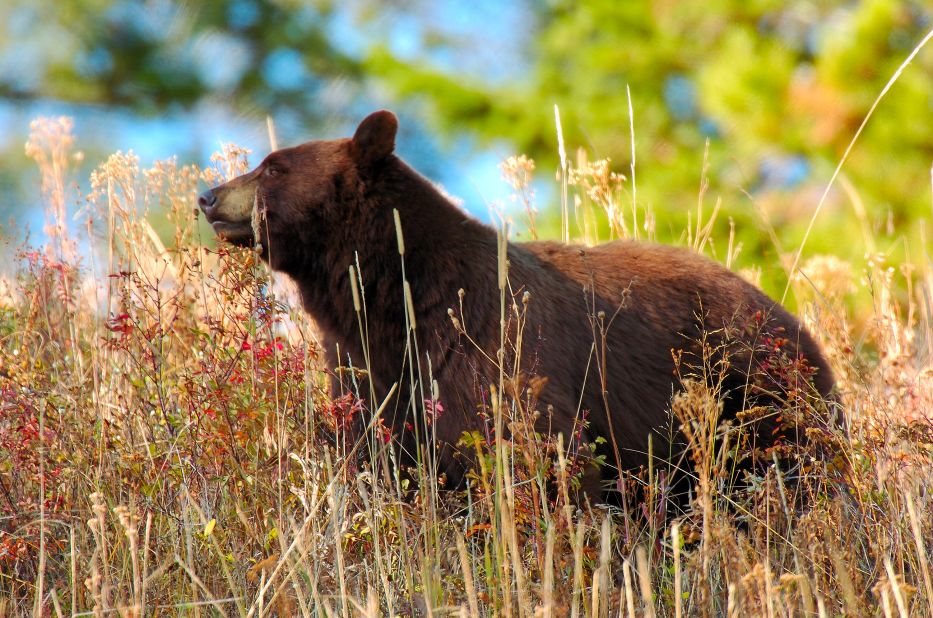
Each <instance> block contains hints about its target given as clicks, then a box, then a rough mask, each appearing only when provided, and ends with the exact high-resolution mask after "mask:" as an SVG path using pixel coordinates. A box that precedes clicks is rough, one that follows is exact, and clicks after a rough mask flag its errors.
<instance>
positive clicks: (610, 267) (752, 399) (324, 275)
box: [199, 112, 833, 482]
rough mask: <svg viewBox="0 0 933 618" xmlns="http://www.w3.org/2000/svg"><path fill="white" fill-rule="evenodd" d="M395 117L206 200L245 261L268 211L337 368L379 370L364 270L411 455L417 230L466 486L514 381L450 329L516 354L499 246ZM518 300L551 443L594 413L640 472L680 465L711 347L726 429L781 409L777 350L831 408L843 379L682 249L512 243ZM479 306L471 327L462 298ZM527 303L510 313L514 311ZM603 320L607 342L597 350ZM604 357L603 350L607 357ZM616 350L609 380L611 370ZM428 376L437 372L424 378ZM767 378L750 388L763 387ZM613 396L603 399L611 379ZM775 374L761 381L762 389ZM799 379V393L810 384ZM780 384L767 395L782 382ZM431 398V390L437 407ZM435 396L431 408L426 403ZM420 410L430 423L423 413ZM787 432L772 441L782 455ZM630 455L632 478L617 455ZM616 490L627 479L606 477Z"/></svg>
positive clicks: (430, 321)
mask: <svg viewBox="0 0 933 618" xmlns="http://www.w3.org/2000/svg"><path fill="white" fill-rule="evenodd" d="M396 126H397V124H396V120H395V117H394V116H393V115H392V114H390V113H389V112H376V113H375V114H372V115H371V116H370V117H368V118H367V119H366V120H364V121H363V123H362V124H361V125H360V127H359V128H358V129H357V132H356V135H355V136H354V137H353V138H352V139H339V140H333V141H315V142H309V143H306V144H303V145H301V146H297V147H295V148H287V149H283V150H279V151H277V152H273V153H272V154H270V155H269V156H268V157H266V159H265V160H264V161H263V162H262V163H261V164H260V165H259V166H258V167H257V168H256V169H255V170H253V171H252V172H250V173H248V174H246V175H244V176H241V177H239V178H236V179H234V180H232V181H230V182H228V183H226V184H224V185H221V186H220V187H217V188H215V189H213V190H212V191H209V192H207V193H205V194H204V195H202V196H201V198H200V200H199V201H200V203H201V204H202V208H203V209H204V210H205V212H206V214H207V218H208V220H209V221H211V222H212V223H214V225H215V229H216V230H217V231H218V233H219V234H221V235H224V236H226V237H227V238H228V239H230V240H231V241H234V242H238V243H240V244H252V243H254V242H255V239H254V238H253V234H252V228H250V225H249V216H248V213H249V212H250V211H251V210H252V204H253V201H254V198H255V200H256V203H257V205H258V207H259V209H260V211H262V212H263V213H264V221H262V222H261V223H260V226H259V230H260V235H261V238H260V241H261V242H262V243H263V245H264V247H265V249H264V252H263V256H264V258H265V259H267V260H268V262H269V264H270V265H271V266H272V268H274V269H276V270H280V271H283V272H285V273H287V274H289V275H290V276H291V277H292V278H294V280H295V281H296V282H297V284H298V286H299V288H300V290H301V296H302V300H303V303H304V307H305V309H306V310H307V311H308V312H309V313H310V314H311V315H312V316H313V317H314V319H315V320H316V321H317V323H318V324H319V326H320V328H321V329H322V331H323V333H324V334H325V338H326V344H327V346H328V348H329V350H330V351H331V353H332V354H333V353H334V351H335V350H336V349H337V347H338V346H339V349H340V351H341V354H342V358H341V359H338V358H336V356H335V355H334V356H332V357H331V359H330V360H331V363H332V364H333V365H334V366H337V364H338V362H339V363H342V364H344V365H346V364H347V362H348V361H347V359H348V358H349V359H352V362H353V364H354V365H355V366H357V367H362V366H364V361H363V359H364V355H363V346H362V343H361V340H360V333H359V328H358V324H357V317H356V314H355V312H354V308H353V302H352V294H351V289H350V280H349V276H348V267H349V266H350V265H351V264H356V263H357V261H358V264H359V268H360V273H361V276H362V280H363V283H364V286H363V292H364V297H365V303H366V307H367V316H368V334H369V342H370V347H369V352H370V354H371V357H370V369H371V377H372V380H373V384H374V386H375V397H376V399H377V400H378V401H382V399H383V398H384V397H386V395H387V393H388V392H389V390H390V388H391V386H392V385H393V384H394V383H398V384H399V386H400V387H401V389H400V391H399V394H398V396H397V397H396V398H395V401H394V405H390V406H389V407H388V408H387V410H386V412H385V413H384V416H385V417H386V419H387V421H389V423H390V424H391V427H392V428H393V430H394V432H395V435H396V436H397V437H398V438H399V439H400V440H401V442H402V444H403V445H404V447H405V448H407V449H411V448H412V446H413V442H412V438H411V435H410V432H409V431H408V430H406V424H407V423H409V422H410V421H411V420H412V419H411V417H410V415H411V413H410V412H405V410H407V409H409V408H410V407H411V406H409V401H410V397H411V396H412V394H411V393H410V392H408V390H406V388H405V387H404V385H405V384H408V379H407V372H406V373H405V374H403V369H404V358H405V351H406V348H405V346H406V341H407V339H406V332H405V305H404V300H403V285H402V271H401V266H400V264H401V261H400V258H399V255H398V248H397V242H396V232H395V226H394V223H393V214H392V211H393V209H397V210H398V212H399V214H400V219H401V222H402V226H403V229H404V237H405V246H406V252H405V269H406V273H405V274H406V277H407V279H408V281H409V282H410V284H411V291H412V297H413V301H414V306H415V314H416V316H417V324H418V329H417V332H418V341H419V345H420V351H421V356H422V357H423V358H424V357H429V358H430V365H431V370H432V372H433V376H434V378H435V379H436V380H437V382H438V385H439V395H440V400H441V401H442V403H443V406H444V408H445V411H444V413H443V415H442V416H441V417H440V418H439V419H438V420H437V423H436V427H435V430H436V439H437V441H438V447H439V452H440V458H439V463H440V466H441V468H442V470H443V471H445V472H447V473H448V475H449V476H450V477H452V480H453V481H454V482H457V481H458V479H460V478H462V475H463V462H462V460H461V458H459V457H457V456H455V451H456V446H455V445H456V444H457V442H458V440H459V438H460V437H461V434H462V433H463V432H464V431H471V430H477V431H482V429H483V427H482V421H481V419H480V417H479V416H478V414H477V406H478V404H480V402H481V401H483V399H484V397H485V398H488V390H487V389H488V384H495V383H497V381H498V370H497V369H496V368H495V367H494V366H493V364H492V363H491V362H489V360H488V359H487V358H486V357H484V355H483V354H482V353H480V352H479V351H477V350H476V349H475V348H474V347H473V346H472V345H470V344H468V343H467V342H466V341H465V340H464V338H463V337H462V336H461V335H460V334H458V332H457V331H456V330H455V329H454V328H453V326H452V325H451V320H450V318H449V316H448V308H450V307H454V308H457V315H458V317H459V318H460V319H461V320H462V322H463V324H464V326H465V328H466V330H467V332H468V334H469V335H470V336H471V337H472V339H473V340H474V341H476V342H477V343H478V344H479V345H480V347H481V348H482V350H483V352H485V354H487V355H489V356H490V357H495V354H496V350H497V349H498V347H499V338H500V321H499V316H500V297H499V289H498V283H497V272H498V271H497V257H496V256H497V239H496V232H495V231H494V230H493V229H492V228H490V227H489V226H486V225H484V224H482V223H479V222H478V221H476V220H474V219H472V218H471V217H469V216H468V215H467V214H466V213H464V212H463V211H462V210H461V209H460V208H458V207H457V206H455V205H453V204H452V203H451V202H450V201H449V200H448V199H447V198H445V197H444V196H443V195H442V194H441V193H440V192H439V191H438V190H437V189H436V188H435V187H434V186H433V185H432V184H431V183H430V182H428V181H427V180H425V179H424V178H422V177H421V176H420V175H418V174H417V173H416V172H415V171H413V170H412V169H411V168H409V167H408V166H407V165H406V164H405V163H404V162H402V161H401V160H400V159H399V158H397V157H396V156H395V155H394V154H392V151H393V148H394V138H395V131H396ZM508 259H509V269H508V274H509V283H510V286H511V291H512V293H513V294H514V298H515V299H517V302H518V304H519V306H521V304H522V303H521V301H520V299H521V298H522V294H523V293H524V292H526V291H527V292H528V293H529V294H530V302H529V304H528V309H527V311H528V313H527V316H528V318H527V322H526V326H525V328H524V335H523V341H524V344H523V350H522V355H523V358H524V359H525V363H526V364H525V366H524V368H525V370H526V371H528V372H529V373H533V374H536V375H539V376H546V377H547V378H548V379H549V380H548V384H547V386H546V387H545V388H544V389H543V391H542V392H541V394H540V402H539V405H538V408H539V409H540V410H541V411H542V412H543V411H545V410H547V409H548V406H550V409H551V410H552V413H551V414H550V415H546V414H544V415H542V418H541V421H540V422H541V427H540V428H541V430H542V431H546V432H549V433H551V434H556V433H558V432H562V433H564V435H565V437H568V438H569V436H570V434H571V433H572V431H573V428H574V420H575V419H577V418H579V413H580V411H581V410H587V411H589V421H590V424H589V427H588V428H587V430H586V432H585V434H584V436H583V437H584V439H590V440H592V439H594V438H596V437H603V438H605V439H606V440H607V446H606V447H605V449H604V453H605V454H606V455H607V460H608V461H609V462H610V463H611V464H613V465H612V466H611V468H614V467H615V464H616V463H618V464H619V465H621V466H622V468H624V469H628V470H632V469H637V468H639V467H640V466H643V465H645V464H646V463H647V450H648V435H649V434H653V435H654V439H653V441H654V452H655V453H656V454H657V455H658V456H659V457H664V458H667V457H670V456H673V455H672V453H671V451H672V450H676V448H677V447H676V445H672V444H671V442H670V437H671V431H670V426H671V421H670V418H669V417H670V413H669V410H670V401H671V396H672V394H673V393H674V392H675V391H677V390H678V389H679V388H680V382H679V378H678V375H677V373H678V366H677V365H676V364H675V361H674V356H675V355H676V354H678V353H680V354H681V356H680V358H681V363H680V366H679V369H680V372H681V373H684V372H688V371H691V370H696V371H697V372H698V373H699V372H700V370H699V366H700V365H701V364H702V361H701V358H700V357H701V356H702V353H701V348H700V347H699V345H698V341H700V340H701V339H702V338H704V337H705V339H706V341H707V342H708V343H709V344H710V345H711V346H712V348H713V349H714V350H718V351H717V352H716V353H715V354H714V355H713V360H717V359H718V360H722V358H723V355H724V354H726V355H727V356H728V359H729V361H730V365H729V367H728V369H726V370H725V371H726V375H725V378H726V379H725V382H724V388H726V389H727V390H728V391H729V392H728V393H727V395H728V397H727V400H726V410H725V412H726V414H731V415H734V414H735V412H737V411H738V410H741V409H745V408H747V407H748V406H749V405H751V404H756V403H758V404H768V403H773V402H774V401H778V400H780V399H781V393H782V392H783V391H786V390H787V389H788V388H793V387H796V386H802V385H797V384H786V383H783V384H782V383H780V379H773V380H772V382H774V383H771V384H762V383H761V382H762V380H761V377H762V375H764V376H765V378H767V375H765V374H766V373H767V372H758V371H757V369H756V368H758V367H759V366H760V365H761V362H762V360H761V358H760V356H756V354H757V352H753V350H755V349H757V348H758V347H759V345H758V344H759V340H760V339H761V337H763V336H768V335H775V336H780V337H783V338H786V340H787V343H785V344H784V345H783V346H782V347H781V350H782V353H783V354H784V355H786V357H787V358H790V359H795V358H803V359H805V363H804V365H805V366H808V367H810V368H812V369H813V370H814V373H813V386H815V390H816V391H817V392H818V393H819V394H820V395H822V396H828V395H829V394H830V392H831V390H832V388H833V377H832V373H831V371H830V369H829V367H828V365H827V363H826V361H825V360H824V359H823V356H822V355H821V353H820V350H819V348H818V346H817V344H816V343H815V342H814V341H813V339H812V338H811V337H810V335H809V334H807V333H806V331H804V330H803V329H802V327H801V326H800V324H799V322H798V321H797V320H796V319H795V318H794V317H793V316H791V315H790V314H788V313H787V312H786V311H784V310H783V309H782V308H781V307H780V306H778V305H777V304H776V303H775V302H774V301H772V300H771V299H769V298H768V297H767V296H766V295H765V294H764V293H762V292H761V291H760V290H758V289H757V288H755V287H754V286H752V285H750V284H749V283H747V282H746V281H744V280H742V279H741V278H739V277H737V276H736V275H735V274H733V273H731V272H730V271H728V270H726V269H725V268H723V267H722V266H720V265H719V264H716V263H714V262H712V261H710V260H708V259H706V258H703V257H701V256H698V255H696V254H694V253H691V252H689V251H686V250H683V249H676V248H672V247H666V246H659V245H652V244H645V243H639V242H630V241H617V242H612V243H608V244H604V245H601V246H596V247H582V246H575V245H562V244H558V243H554V242H528V243H510V244H509V246H508ZM461 288H462V289H463V290H464V291H465V296H464V297H463V300H462V315H461V314H460V310H459V298H458V290H460V289H461ZM511 302H512V298H511V297H510V298H509V303H510V304H511ZM600 315H603V316H604V317H603V320H602V322H603V323H604V324H605V328H604V330H605V334H604V337H603V335H600V333H599V323H600V318H599V316H600ZM594 342H595V346H594ZM603 343H605V363H602V362H600V361H599V358H600V354H601V350H602V345H603ZM422 369H423V370H424V372H425V375H426V374H427V366H426V364H425V366H423V367H422ZM750 370H751V371H750ZM602 373H604V375H603V376H602V377H603V378H604V383H605V385H606V392H605V394H604V393H603V392H602V389H601V387H600V384H601V379H600V374H602ZM759 374H760V375H759ZM795 379H796V378H795ZM766 381H767V380H766ZM429 391H430V387H429V386H427V385H425V387H424V391H423V392H424V393H428V392H429ZM421 396H422V395H421V391H419V393H418V394H417V395H416V396H415V398H416V399H418V400H419V401H420V397H421ZM417 407H418V409H420V405H419V406H417ZM775 427H776V425H775V424H774V423H761V424H759V425H757V426H756V429H755V430H756V431H757V437H758V438H760V439H761V440H762V441H764V442H769V441H771V440H773V439H774V437H773V435H772V432H773V430H774V429H775ZM613 441H614V442H615V445H616V446H617V447H618V462H616V455H615V453H614V449H612V448H611V446H609V445H611V444H612V443H613ZM605 476H606V477H607V480H610V479H612V478H614V477H615V476H616V473H615V472H613V471H611V470H610V471H608V472H606V473H605Z"/></svg>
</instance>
